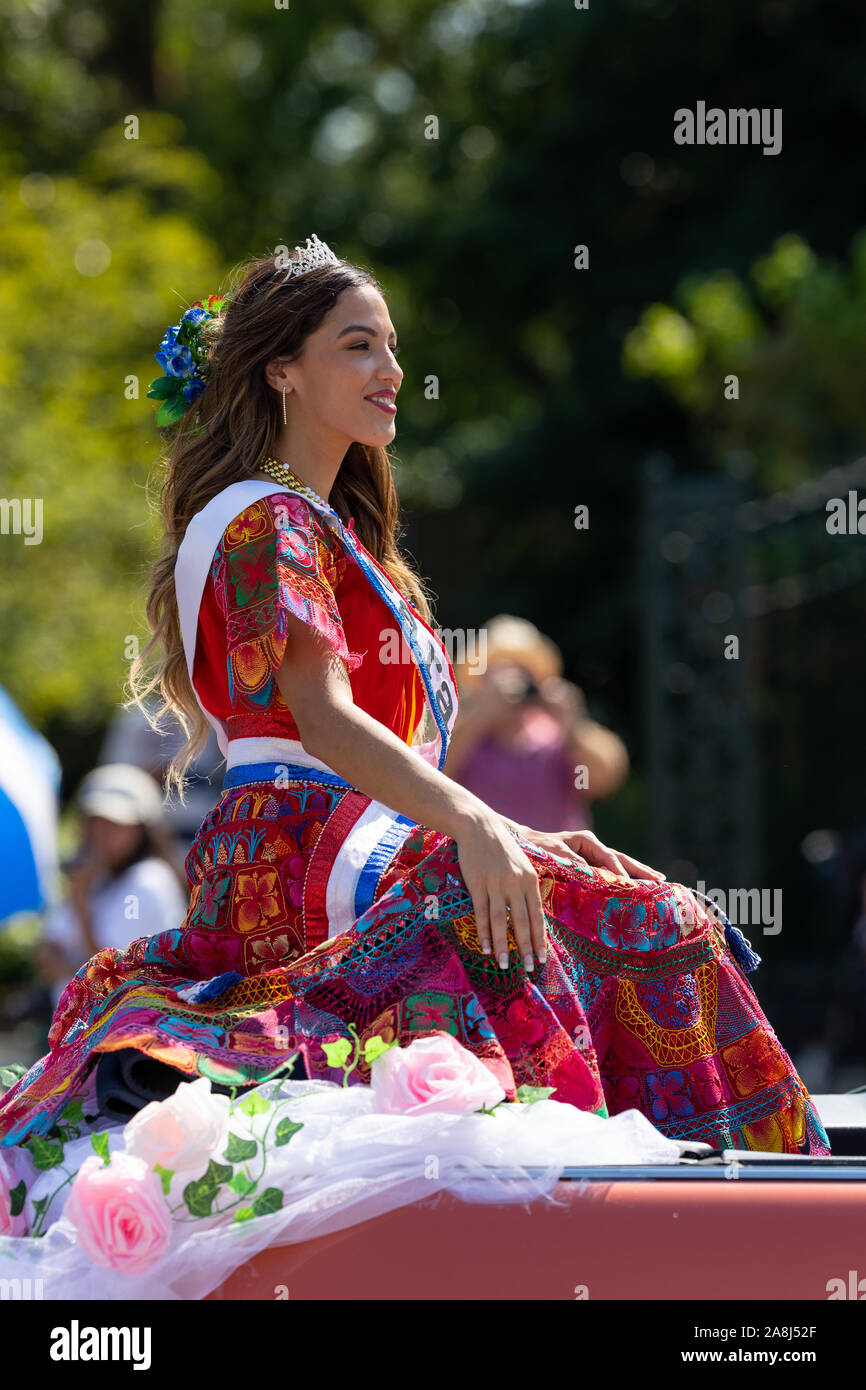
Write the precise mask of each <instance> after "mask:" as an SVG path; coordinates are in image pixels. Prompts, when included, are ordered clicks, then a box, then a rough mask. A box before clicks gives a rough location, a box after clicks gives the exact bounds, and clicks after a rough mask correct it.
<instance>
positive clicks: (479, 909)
mask: <svg viewBox="0 0 866 1390" xmlns="http://www.w3.org/2000/svg"><path fill="white" fill-rule="evenodd" d="M467 886H468V885H467ZM471 897H472V910H473V912H474V913H475V926H476V928H477V931H478V944H479V946H480V947H481V949H482V951H483V952H484V954H485V956H489V955H490V954H491V953H492V951H493V942H492V939H491V933H490V906H489V903H488V901H487V889H486V888H484V887H483V886H482V887H481V888H479V889H476V890H475V891H474V892H473V893H472V894H471Z"/></svg>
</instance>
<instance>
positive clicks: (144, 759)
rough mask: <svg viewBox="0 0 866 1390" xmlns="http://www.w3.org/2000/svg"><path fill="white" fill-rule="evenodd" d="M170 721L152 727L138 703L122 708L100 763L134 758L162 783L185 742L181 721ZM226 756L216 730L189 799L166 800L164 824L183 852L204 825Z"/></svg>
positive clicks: (196, 767) (197, 764)
mask: <svg viewBox="0 0 866 1390" xmlns="http://www.w3.org/2000/svg"><path fill="white" fill-rule="evenodd" d="M166 725H167V727H166V729H165V731H164V732H159V731H158V730H156V729H154V728H152V727H151V725H150V723H149V722H148V718H147V715H146V714H145V712H144V710H143V709H141V708H139V706H138V705H133V706H131V707H130V708H129V709H124V708H123V707H120V708H119V709H118V710H117V711H116V713H115V715H114V718H113V719H112V721H111V723H110V724H109V726H108V729H107V730H106V733H105V738H104V739H103V743H102V747H101V749H100V750H99V757H98V758H97V763H98V764H99V765H100V766H102V765H103V764H106V763H134V765H135V766H136V767H141V768H143V769H144V771H145V772H149V773H150V775H151V777H155V778H156V780H157V781H158V782H159V783H160V785H161V786H163V785H164V780H165V770H166V768H167V767H168V765H169V763H170V762H171V760H172V758H173V757H174V755H175V753H177V751H178V749H179V748H182V747H183V745H184V743H185V742H186V735H185V734H184V731H183V728H182V726H181V724H180V722H179V721H178V720H176V719H175V720H171V719H167V720H166ZM224 761H225V759H224V758H223V756H222V754H221V753H220V750H219V745H218V743H217V739H216V734H215V733H214V731H213V729H211V731H210V737H209V739H208V742H207V744H206V746H205V748H204V750H203V752H202V753H201V755H200V756H199V757H198V758H196V759H195V760H194V761H193V762H192V763H191V764H190V767H189V769H188V771H187V774H186V789H185V800H184V801H179V800H177V799H174V798H173V799H171V800H169V801H163V807H162V816H163V824H164V826H165V829H166V830H167V831H168V833H169V834H170V835H171V836H172V837H173V839H174V841H175V849H176V851H177V852H179V853H180V855H181V857H183V856H185V855H186V852H187V850H188V849H189V847H190V845H191V844H192V842H193V840H194V839H195V836H196V832H197V830H198V828H199V826H200V825H201V823H202V821H203V820H204V818H205V816H207V815H208V814H209V813H210V811H211V810H212V809H213V807H214V806H215V805H216V802H217V798H218V797H219V784H220V782H221V779H222V773H221V772H218V769H220V767H221V764H222V763H223V762H224ZM211 779H213V780H211ZM175 858H176V859H177V853H176V855H175Z"/></svg>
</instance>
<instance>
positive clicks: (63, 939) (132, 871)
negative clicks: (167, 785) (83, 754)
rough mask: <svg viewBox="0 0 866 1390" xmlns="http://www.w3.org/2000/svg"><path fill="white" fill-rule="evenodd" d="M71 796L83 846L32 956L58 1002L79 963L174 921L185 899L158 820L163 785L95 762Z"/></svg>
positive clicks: (133, 770)
mask: <svg viewBox="0 0 866 1390" xmlns="http://www.w3.org/2000/svg"><path fill="white" fill-rule="evenodd" d="M76 801H77V804H78V809H79V811H80V812H81V814H82V816H83V817H84V831H83V837H82V838H83V843H82V849H81V853H80V854H79V855H78V857H77V858H76V859H75V860H74V862H73V863H72V864H70V865H69V866H68V867H67V869H66V879H67V883H68V886H69V892H68V897H67V898H66V900H65V901H64V902H62V903H59V904H58V905H57V906H56V907H55V908H53V909H52V911H51V912H50V913H49V914H48V918H47V921H46V924H45V931H44V933H43V938H42V942H41V945H40V948H39V954H38V957H37V966H38V968H39V971H40V974H42V975H43V976H44V977H45V978H46V979H47V980H48V982H49V984H50V986H51V992H52V999H53V1002H54V1004H55V1006H56V1004H57V1002H58V999H59V997H60V994H61V993H62V991H63V989H64V988H65V986H66V985H67V984H68V982H69V978H70V976H71V975H74V973H75V971H76V970H77V969H78V967H79V966H80V965H81V963H82V961H86V960H89V959H90V957H91V956H94V955H96V954H97V952H99V951H101V950H102V949H103V948H104V947H106V946H113V947H117V948H118V949H119V950H125V949H126V947H127V946H128V945H129V943H130V942H131V941H134V940H136V938H137V937H140V936H152V935H153V934H154V933H155V932H158V931H161V930H162V929H163V928H164V927H166V926H169V925H171V924H173V923H176V922H177V921H178V920H179V919H180V918H181V917H182V916H183V914H184V912H185V911H186V904H187V894H186V893H184V892H182V889H181V883H180V880H179V877H178V870H176V869H175V866H174V863H173V854H172V846H171V842H170V839H169V837H168V835H167V834H166V831H165V828H164V826H163V824H162V820H163V809H162V790H161V788H160V787H159V786H158V784H157V783H156V782H155V781H154V779H153V778H152V777H151V776H150V775H149V774H148V773H147V772H144V771H143V769H142V768H140V767H134V766H133V765H132V764H129V763H107V764H104V765H103V766H101V767H96V768H94V769H93V771H92V772H89V773H88V774H87V776H86V777H85V778H84V781H83V782H82V783H81V786H80V787H79V789H78V795H77V797H76Z"/></svg>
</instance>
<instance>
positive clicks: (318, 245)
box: [276, 232, 340, 280]
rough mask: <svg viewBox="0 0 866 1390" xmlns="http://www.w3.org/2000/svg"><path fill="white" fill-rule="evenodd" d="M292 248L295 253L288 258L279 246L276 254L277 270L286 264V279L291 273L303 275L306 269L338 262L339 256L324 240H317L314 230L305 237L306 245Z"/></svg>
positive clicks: (289, 277)
mask: <svg viewBox="0 0 866 1390" xmlns="http://www.w3.org/2000/svg"><path fill="white" fill-rule="evenodd" d="M294 249H295V253H296V254H295V256H294V257H292V258H290V259H286V258H285V257H283V255H282V248H280V255H279V256H277V261H276V265H277V269H278V270H282V268H283V266H284V265H288V270H287V271H286V276H285V278H286V280H290V279H291V278H292V276H293V275H304V274H305V273H306V271H308V270H315V269H316V268H317V266H320V265H339V264H340V258H339V256H335V255H334V253H333V251H332V250H331V248H330V246H329V245H328V243H327V242H326V241H319V238H318V237H317V236H316V233H315V232H313V235H312V236H311V237H307V244H306V246H296V247H295V248H294Z"/></svg>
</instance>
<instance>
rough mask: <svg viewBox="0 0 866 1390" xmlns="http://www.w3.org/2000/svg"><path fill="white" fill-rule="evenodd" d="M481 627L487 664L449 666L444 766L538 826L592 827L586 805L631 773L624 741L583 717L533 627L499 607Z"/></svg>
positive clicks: (576, 694) (573, 691)
mask: <svg viewBox="0 0 866 1390" xmlns="http://www.w3.org/2000/svg"><path fill="white" fill-rule="evenodd" d="M485 630H486V632H487V659H486V670H485V671H483V672H476V671H473V670H472V668H471V667H470V666H469V664H468V663H466V662H463V663H461V664H456V667H455V673H456V675H457V681H458V696H459V699H460V713H459V715H458V718H457V723H456V725H455V727H454V734H453V737H452V740H451V747H450V750H449V753H448V757H447V760H446V763H445V767H444V771H445V772H446V773H447V775H448V776H449V777H451V778H453V780H454V781H455V782H459V783H460V784H461V786H464V787H466V788H468V789H469V790H470V791H472V792H474V793H475V795H476V796H479V797H480V798H481V800H482V801H484V802H486V803H487V805H488V806H492V807H493V809H494V810H495V811H498V812H499V813H500V814H501V815H504V816H508V817H510V818H512V819H514V820H516V821H518V822H521V823H523V824H525V825H531V826H533V827H534V828H535V829H537V830H551V831H552V830H588V829H591V828H592V813H591V810H590V803H591V802H593V801H600V800H601V799H602V798H603V797H605V796H610V794H611V793H612V792H615V791H616V790H617V789H618V788H619V787H620V786H621V785H622V783H623V782H624V780H625V778H626V776H627V774H628V769H629V760H628V753H627V752H626V748H625V744H624V743H623V742H622V740H621V739H620V738H619V737H618V736H617V735H616V734H614V733H612V732H611V730H610V729H605V728H603V726H602V725H601V724H597V723H596V722H595V721H594V720H593V719H590V718H589V716H588V714H587V711H586V703H585V701H584V697H583V692H582V691H581V690H580V689H579V688H578V687H577V686H576V685H573V684H572V682H571V681H567V680H563V678H562V657H561V654H560V652H559V648H558V647H557V646H556V645H555V644H554V643H553V642H552V641H551V640H550V639H549V638H548V637H545V636H544V635H543V634H542V633H541V632H539V630H538V628H537V627H536V626H535V625H534V624H533V623H530V622H528V621H527V620H526V619H524V618H516V617H513V616H511V615H510V614H507V613H502V614H499V616H498V617H495V618H492V619H490V620H489V621H488V622H487V623H486V624H485Z"/></svg>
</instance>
